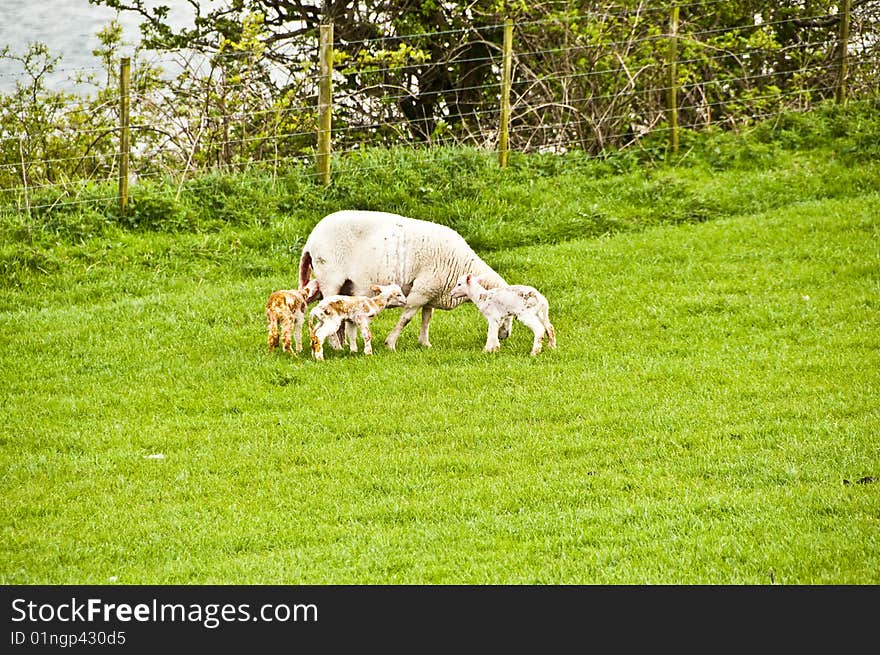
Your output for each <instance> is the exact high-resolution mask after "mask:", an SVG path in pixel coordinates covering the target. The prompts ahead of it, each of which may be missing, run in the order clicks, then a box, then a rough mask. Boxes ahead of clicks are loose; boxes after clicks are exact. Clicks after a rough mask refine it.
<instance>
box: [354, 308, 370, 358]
mask: <svg viewBox="0 0 880 655" xmlns="http://www.w3.org/2000/svg"><path fill="white" fill-rule="evenodd" d="M357 326H358V327H359V328H360V330H361V336H362V337H363V338H364V354H365V355H372V354H373V334H372V332H370V319H368V318H367V317H366V316H359V317H358V319H357Z"/></svg>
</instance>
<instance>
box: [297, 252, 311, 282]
mask: <svg viewBox="0 0 880 655" xmlns="http://www.w3.org/2000/svg"><path fill="white" fill-rule="evenodd" d="M311 272H312V254H311V253H310V252H309V251H308V250H306V249H305V248H303V252H302V255H301V256H300V258H299V288H300V289H302V288H303V287H305V286H306V285H307V284H308V283H309V275H310V274H311Z"/></svg>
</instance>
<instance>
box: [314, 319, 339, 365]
mask: <svg viewBox="0 0 880 655" xmlns="http://www.w3.org/2000/svg"><path fill="white" fill-rule="evenodd" d="M339 323H340V322H339V321H338V320H332V319H330V320H326V321H324V322H323V323H321V324H320V325H319V326H318V327H316V328H315V330H314V332H313V333H312V355H314V357H315V359H317V360H323V359H324V340H325V339H326V338H327V337H328V336H330V335H331V334H333V333H334V332H336V330H338V329H339Z"/></svg>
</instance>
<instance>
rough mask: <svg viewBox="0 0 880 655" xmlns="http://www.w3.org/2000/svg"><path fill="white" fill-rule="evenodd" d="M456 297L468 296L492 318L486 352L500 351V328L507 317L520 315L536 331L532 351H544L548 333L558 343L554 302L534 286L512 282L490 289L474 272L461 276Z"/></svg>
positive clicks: (522, 320)
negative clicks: (552, 311) (553, 321)
mask: <svg viewBox="0 0 880 655" xmlns="http://www.w3.org/2000/svg"><path fill="white" fill-rule="evenodd" d="M452 297H453V298H468V299H470V300H471V301H472V302H473V303H474V304H475V305H476V306H477V308H478V309H479V310H480V313H482V314H483V316H485V317H486V320H487V321H488V322H489V331H488V334H487V336H486V346H485V347H484V348H483V350H485V351H486V352H497V351H498V350H499V349H500V348H501V346H500V344H499V342H498V328H499V326H500V325H501V322H502V321H503V320H504V319H505V318H507V317H512V316H516V318H517V319H518V320H519V321H520V322H521V323H523V324H524V325H525V326H527V327H528V328H529V329H531V330H532V332H533V333H534V335H535V339H534V341H533V342H532V351H531V353H530V354H531V355H532V356H535V355H537V354H538V353H539V352H541V345H542V343H543V341H544V336H545V334H546V336H548V337H549V343H548V345H549V346H550V347H551V348H555V347H556V330H555V329H554V328H553V325H552V324H551V323H550V317H549V312H550V304H549V303H548V302H547V299H546V298H545V297H544V296H543V295H542V294H541V293H540V292H539V291H538V290H537V289H535V288H534V287H530V286H526V285H522V284H512V285H509V286H503V287H496V288H494V289H487V288H486V287H484V286H483V285H482V284H481V283H480V279H479V278H477V277H476V276H474V275H471V274H466V275H462V276H461V277H459V278H458V281H457V283H456V285H455V287H453V289H452Z"/></svg>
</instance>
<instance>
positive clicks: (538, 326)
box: [517, 313, 544, 356]
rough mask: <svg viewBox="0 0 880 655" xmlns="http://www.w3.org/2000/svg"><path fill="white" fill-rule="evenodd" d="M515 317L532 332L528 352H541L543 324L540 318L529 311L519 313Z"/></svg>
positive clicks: (532, 353)
mask: <svg viewBox="0 0 880 655" xmlns="http://www.w3.org/2000/svg"><path fill="white" fill-rule="evenodd" d="M517 318H518V319H519V320H520V321H522V323H523V325H525V326H526V327H528V328H529V329H530V330H531V331H532V332H533V333H534V335H535V338H534V340H533V341H532V352H531V353H529V354H530V355H533V356H534V355H537V354H538V353H539V352H541V344H542V342H543V341H544V324H543V323H542V322H541V319H540V318H538V317H537V316H535V315H534V314H530V313H527V314H520V315H519V316H518V317H517Z"/></svg>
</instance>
